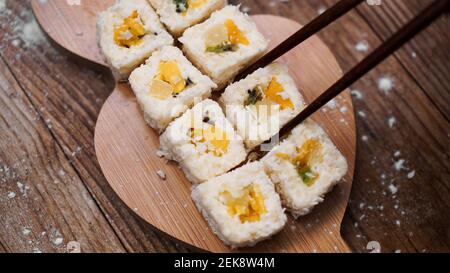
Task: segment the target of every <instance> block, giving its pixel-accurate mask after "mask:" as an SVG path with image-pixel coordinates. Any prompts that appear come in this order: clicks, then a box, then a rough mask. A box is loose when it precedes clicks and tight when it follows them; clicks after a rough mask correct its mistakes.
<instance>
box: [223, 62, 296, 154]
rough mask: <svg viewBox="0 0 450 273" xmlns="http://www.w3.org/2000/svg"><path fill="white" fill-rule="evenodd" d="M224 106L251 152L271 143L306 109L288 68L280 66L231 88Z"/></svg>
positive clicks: (264, 69) (227, 92) (224, 98)
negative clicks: (265, 143) (255, 148)
mask: <svg viewBox="0 0 450 273" xmlns="http://www.w3.org/2000/svg"><path fill="white" fill-rule="evenodd" d="M220 102H221V104H222V106H223V108H224V109H225V113H226V116H227V118H228V120H229V121H230V122H231V123H232V124H233V126H234V127H235V128H236V130H237V132H238V134H239V135H240V136H241V137H242V138H244V142H245V146H246V147H247V149H253V148H254V147H255V146H258V145H260V144H261V143H262V142H264V141H266V140H268V139H270V137H272V136H273V135H275V134H276V133H278V131H279V130H280V128H281V127H283V126H284V125H285V124H286V123H287V122H289V121H290V120H291V119H293V118H294V117H295V116H296V115H297V114H298V113H300V111H301V110H302V109H303V107H304V100H303V98H302V96H301V94H300V92H299V91H298V89H297V87H296V85H295V82H294V80H293V79H292V78H291V76H290V75H289V72H288V69H287V67H286V66H285V65H281V64H278V63H272V64H270V65H268V66H267V67H265V68H260V69H258V70H257V71H255V72H254V73H252V74H251V75H249V76H247V77H246V78H245V79H243V80H241V81H239V82H235V83H233V84H231V85H229V86H228V87H227V88H226V89H225V92H224V93H223V94H222V97H221V98H220Z"/></svg>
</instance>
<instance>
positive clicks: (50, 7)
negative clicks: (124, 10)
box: [31, 0, 115, 64]
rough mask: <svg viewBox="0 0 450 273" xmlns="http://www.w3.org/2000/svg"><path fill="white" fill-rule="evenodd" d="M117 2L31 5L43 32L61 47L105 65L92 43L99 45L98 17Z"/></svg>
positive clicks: (106, 0) (36, 2)
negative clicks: (97, 42) (95, 42)
mask: <svg viewBox="0 0 450 273" xmlns="http://www.w3.org/2000/svg"><path fill="white" fill-rule="evenodd" d="M114 2H115V1H114V0H102V1H89V5H86V4H84V5H76V4H72V5H70V4H69V2H68V1H65V0H56V1H48V2H46V3H45V4H42V3H40V2H39V1H31V4H32V7H33V9H34V11H35V15H36V18H37V20H38V21H39V22H40V24H41V26H42V28H43V30H44V31H45V33H47V34H48V35H49V36H50V37H51V38H52V39H53V40H54V41H55V42H56V43H57V44H59V45H61V46H62V47H63V48H64V49H66V50H68V51H70V52H72V53H73V54H75V55H78V56H83V58H86V59H87V60H90V61H92V62H96V63H100V64H104V59H103V56H102V54H101V52H100V50H99V48H98V47H97V46H93V45H92V41H97V34H96V33H97V14H98V13H99V12H102V11H104V10H106V9H107V8H108V7H110V6H111V5H113V4H114ZM74 14H76V16H73V15H74ZM87 45H90V46H87Z"/></svg>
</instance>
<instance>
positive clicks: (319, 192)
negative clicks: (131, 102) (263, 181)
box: [261, 120, 347, 218]
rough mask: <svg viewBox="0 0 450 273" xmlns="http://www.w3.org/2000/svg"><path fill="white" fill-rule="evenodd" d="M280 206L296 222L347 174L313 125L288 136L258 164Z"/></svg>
mask: <svg viewBox="0 0 450 273" xmlns="http://www.w3.org/2000/svg"><path fill="white" fill-rule="evenodd" d="M261 161H262V163H263V164H264V167H265V169H266V172H267V173H268V174H269V176H270V178H271V179H272V181H273V182H274V183H275V188H276V189H277V192H278V193H279V194H280V196H281V199H282V202H283V205H284V206H285V207H286V208H287V209H288V210H289V211H290V212H291V213H292V215H293V216H294V217H295V218H297V217H299V216H302V215H305V214H307V213H309V212H310V211H311V210H312V209H313V208H314V206H316V205H317V204H319V203H320V202H322V201H323V199H324V195H325V194H326V193H327V192H328V191H330V190H331V189H332V188H333V186H334V185H336V184H337V183H338V182H340V181H341V179H342V178H343V177H344V175H345V174H346V173H347V161H346V159H345V158H344V156H343V155H342V154H341V153H340V152H339V150H338V149H337V148H336V147H335V146H334V144H333V143H332V141H331V140H330V138H329V137H328V136H327V134H326V133H325V131H324V130H323V129H322V128H321V127H320V126H319V125H318V124H317V123H315V122H314V121H312V120H307V121H305V122H304V123H302V124H300V125H298V126H297V127H296V128H295V129H294V130H292V134H291V135H290V136H289V137H288V138H287V139H286V140H285V141H283V142H282V143H281V144H280V145H278V146H276V147H275V148H274V149H273V150H271V151H270V152H269V153H268V154H267V155H266V156H265V157H263V159H262V160H261Z"/></svg>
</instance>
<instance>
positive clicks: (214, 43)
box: [205, 19, 250, 53]
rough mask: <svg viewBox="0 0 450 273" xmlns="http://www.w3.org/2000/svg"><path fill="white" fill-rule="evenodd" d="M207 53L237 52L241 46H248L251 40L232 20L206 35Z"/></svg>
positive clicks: (214, 28)
mask: <svg viewBox="0 0 450 273" xmlns="http://www.w3.org/2000/svg"><path fill="white" fill-rule="evenodd" d="M205 37H206V39H205V40H206V52H213V53H223V52H229V51H236V50H238V49H239V45H240V44H241V45H245V46H248V45H249V44H250V42H249V40H248V39H247V38H246V37H245V35H244V34H243V33H242V31H241V30H240V29H239V28H238V27H237V26H236V24H235V23H234V22H233V20H231V19H227V20H226V21H225V23H224V24H223V25H216V26H214V27H212V28H211V29H209V30H208V31H207V32H206V34H205Z"/></svg>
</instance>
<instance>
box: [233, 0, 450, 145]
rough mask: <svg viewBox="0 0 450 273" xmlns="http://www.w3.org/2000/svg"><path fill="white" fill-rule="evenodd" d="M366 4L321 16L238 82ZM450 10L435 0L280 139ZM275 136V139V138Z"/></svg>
mask: <svg viewBox="0 0 450 273" xmlns="http://www.w3.org/2000/svg"><path fill="white" fill-rule="evenodd" d="M363 1H364V0H342V1H340V2H338V3H337V4H336V5H334V6H333V7H332V8H330V9H328V10H327V11H326V12H324V13H323V14H322V15H320V16H319V17H317V18H316V19H314V20H313V21H311V22H310V23H309V24H307V25H306V26H304V27H303V28H301V29H300V30H299V31H297V32H296V33H294V34H293V35H291V36H290V37H289V38H288V39H286V40H285V41H284V42H282V43H281V44H280V45H278V46H277V47H275V48H274V49H273V50H271V51H270V52H268V53H267V54H266V55H264V56H263V57H261V58H260V59H259V60H257V61H256V62H255V63H254V64H252V65H250V66H249V67H248V68H246V69H245V70H244V71H242V72H241V73H239V75H238V76H237V77H236V79H237V80H240V79H243V78H245V77H246V76H247V75H249V74H251V73H253V72H254V71H256V70H257V69H258V68H261V67H265V66H266V65H268V64H270V63H272V62H273V61H275V60H276V59H278V58H279V57H281V56H282V55H283V54H285V53H286V52H288V51H289V50H291V49H293V48H294V47H296V46H297V45H299V44H300V43H302V42H303V41H305V40H306V39H308V38H309V37H311V36H312V35H314V34H315V33H317V32H318V31H320V30H322V29H323V28H325V27H326V26H328V25H329V24H330V23H332V22H334V21H335V20H337V19H338V18H339V17H341V16H343V15H344V14H346V13H347V12H348V11H350V10H351V9H353V8H355V7H356V6H358V5H359V4H360V3H361V2H363ZM449 10H450V0H435V1H434V2H433V3H431V4H430V5H429V6H428V7H427V8H425V9H424V10H423V11H422V12H421V13H420V14H419V15H418V16H416V17H415V18H414V19H412V20H411V21H410V22H409V23H408V24H406V25H405V26H404V27H403V28H401V29H400V30H399V31H397V32H396V33H395V34H394V35H393V36H392V37H391V38H389V39H388V40H387V41H385V42H384V43H383V44H382V45H381V46H379V47H378V48H377V49H375V51H374V52H373V53H371V54H370V55H369V56H367V57H366V58H365V59H363V60H362V61H361V62H360V63H358V64H357V65H356V66H355V67H354V68H352V69H351V70H350V71H348V72H347V73H346V74H345V75H344V76H343V77H342V78H340V79H339V80H338V81H337V82H335V83H334V84H333V85H332V86H331V87H330V88H328V90H326V91H325V92H323V93H322V94H321V95H320V96H319V97H318V98H316V99H315V100H314V101H313V102H312V103H310V104H309V105H308V106H307V107H306V108H305V109H304V110H303V111H302V112H300V113H299V114H298V115H297V116H296V117H295V118H294V119H292V120H291V121H290V122H289V123H287V124H286V125H285V126H283V128H281V130H280V132H279V136H280V138H283V137H284V136H286V135H288V134H289V133H290V131H291V130H292V129H294V128H295V127H296V126H297V125H299V124H300V123H302V122H303V121H305V120H306V119H307V118H308V117H309V116H311V115H312V114H313V113H315V112H316V111H317V110H319V109H320V108H321V107H322V106H324V105H326V104H327V103H328V102H329V101H331V100H332V99H333V98H334V97H336V96H338V95H339V94H340V93H341V92H342V91H344V90H345V89H347V88H348V87H349V86H350V85H352V84H353V83H354V82H356V81H357V80H358V79H359V78H361V77H362V76H364V75H365V74H366V73H367V72H369V71H370V70H372V69H373V68H374V67H375V66H377V65H378V64H379V63H381V62H382V61H383V60H384V59H386V58H387V57H388V56H390V55H391V54H392V53H394V52H395V51H396V50H397V49H399V48H400V47H401V46H402V45H404V44H405V43H406V42H408V41H409V40H410V39H411V38H413V37H414V36H415V35H416V34H418V33H419V32H421V31H422V30H423V29H424V28H425V27H427V26H428V25H430V24H431V23H432V22H433V21H434V20H436V19H437V18H438V17H439V16H440V15H442V14H443V13H445V12H448V11H449ZM275 136H276V135H275ZM259 150H260V146H258V147H256V148H255V149H253V151H254V152H256V151H259Z"/></svg>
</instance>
